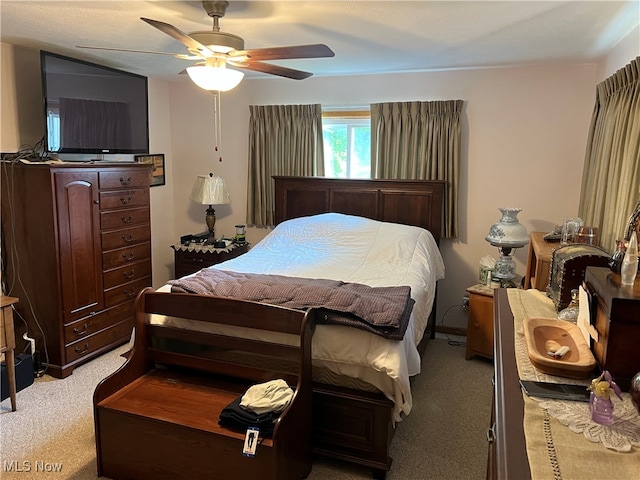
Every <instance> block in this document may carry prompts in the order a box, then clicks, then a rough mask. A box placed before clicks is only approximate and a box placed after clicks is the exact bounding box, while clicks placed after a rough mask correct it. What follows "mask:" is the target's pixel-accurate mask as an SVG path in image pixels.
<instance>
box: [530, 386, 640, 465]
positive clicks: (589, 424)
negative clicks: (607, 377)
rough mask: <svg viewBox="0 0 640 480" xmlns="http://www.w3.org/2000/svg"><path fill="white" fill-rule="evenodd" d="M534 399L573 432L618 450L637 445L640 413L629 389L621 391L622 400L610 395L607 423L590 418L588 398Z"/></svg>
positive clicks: (626, 449) (624, 450)
mask: <svg viewBox="0 0 640 480" xmlns="http://www.w3.org/2000/svg"><path fill="white" fill-rule="evenodd" d="M532 398H533V397H532ZM533 399H534V400H536V401H537V402H538V404H539V405H540V406H541V407H542V408H546V409H547V411H548V412H549V415H551V416H552V417H554V418H557V419H558V420H559V421H560V423H562V424H563V425H565V426H567V427H569V429H570V430H571V431H572V432H574V433H582V434H583V435H584V437H585V438H586V439H587V440H589V441H590V442H594V443H598V442H599V443H602V445H604V446H605V447H607V448H610V449H612V450H615V451H617V452H629V451H631V447H632V446H634V447H640V416H639V415H638V412H637V411H636V409H635V407H634V406H633V403H631V396H630V395H629V394H628V393H623V394H622V399H623V400H622V401H620V399H618V398H617V397H616V398H614V399H613V424H612V425H609V426H605V425H600V424H598V423H596V422H594V421H593V420H591V414H590V413H589V404H588V403H587V402H565V401H563V400H550V399H544V400H543V399H536V398H533Z"/></svg>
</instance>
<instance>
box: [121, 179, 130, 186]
mask: <svg viewBox="0 0 640 480" xmlns="http://www.w3.org/2000/svg"><path fill="white" fill-rule="evenodd" d="M129 184H131V177H127V178H126V179H125V178H124V177H120V185H129Z"/></svg>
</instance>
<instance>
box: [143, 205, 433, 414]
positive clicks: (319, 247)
mask: <svg viewBox="0 0 640 480" xmlns="http://www.w3.org/2000/svg"><path fill="white" fill-rule="evenodd" d="M209 268H217V269H221V270H230V271H234V272H244V273H268V274H277V275H289V276H297V277H305V278H326V279H332V280H343V281H346V282H354V283H363V284H366V285H369V286H372V287H381V286H394V285H409V286H410V287H411V297H412V298H413V299H414V300H415V302H416V303H415V306H414V309H413V313H412V318H411V321H410V323H409V326H408V328H407V332H406V334H405V337H404V340H403V341H393V340H387V339H385V338H383V337H381V336H378V335H374V334H372V333H369V332H365V331H363V330H358V329H355V328H350V327H344V326H339V325H318V326H317V328H316V332H315V334H314V337H313V345H312V349H313V352H312V355H313V359H314V365H318V366H323V367H326V368H328V369H329V370H331V371H333V372H335V373H338V374H340V375H346V376H348V377H352V378H358V379H361V380H364V381H366V382H368V383H370V384H372V385H374V386H375V387H377V388H378V389H379V390H381V391H382V392H383V393H384V394H385V395H386V396H387V397H388V398H390V399H391V400H393V401H394V402H395V410H394V420H395V421H400V420H401V413H405V414H408V413H409V412H410V411H411V404H412V399H411V389H410V384H409V377H410V376H412V375H416V374H418V373H419V372H420V356H419V354H418V350H417V345H418V343H419V342H420V340H421V338H422V335H423V333H424V330H425V328H426V325H427V321H428V317H429V313H430V311H431V307H432V305H433V301H434V296H435V286H436V281H437V280H440V279H442V278H444V263H443V261H442V256H441V255H440V251H439V250H438V247H437V245H436V242H435V240H434V238H433V236H432V235H431V233H430V232H428V231H426V230H424V229H422V228H419V227H411V226H407V225H399V224H394V223H385V222H378V221H375V220H369V219H366V218H362V217H354V216H350V215H342V214H338V213H326V214H321V215H314V216H311V217H303V218H297V219H293V220H288V221H286V222H283V223H281V224H280V225H278V226H277V227H276V228H274V229H273V230H272V231H271V233H269V234H268V235H267V236H266V237H265V238H264V239H263V240H262V241H261V242H259V243H258V244H257V245H255V246H254V247H253V248H251V249H250V251H249V252H248V253H246V254H244V255H241V256H240V257H236V258H234V259H232V260H229V261H227V262H224V263H220V264H218V265H215V266H213V267H209ZM168 289H169V287H168V286H165V287H163V288H162V289H161V290H168ZM152 322H154V323H165V324H166V323H170V324H173V325H175V326H179V327H182V328H193V329H199V328H201V324H200V322H194V321H191V322H188V323H185V321H184V320H181V319H175V318H162V319H154V320H152ZM198 324H200V326H199V325H198Z"/></svg>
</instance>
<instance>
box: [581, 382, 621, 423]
mask: <svg viewBox="0 0 640 480" xmlns="http://www.w3.org/2000/svg"><path fill="white" fill-rule="evenodd" d="M589 390H590V391H591V395H590V398H589V410H590V411H591V420H593V421H594V422H596V423H599V424H600V425H611V424H612V423H613V402H612V401H611V395H612V394H613V393H615V394H616V396H617V397H618V398H619V399H620V400H622V397H621V396H620V394H621V393H622V391H621V390H620V387H619V386H618V385H617V384H616V382H615V381H614V380H613V377H612V376H611V374H610V373H609V372H608V371H607V370H604V371H603V372H602V374H601V375H600V376H599V377H598V378H594V379H593V380H592V381H591V386H590V387H589Z"/></svg>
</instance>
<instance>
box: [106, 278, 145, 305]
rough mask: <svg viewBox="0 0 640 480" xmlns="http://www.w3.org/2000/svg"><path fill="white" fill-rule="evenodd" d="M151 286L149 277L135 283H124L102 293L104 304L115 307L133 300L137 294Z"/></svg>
mask: <svg viewBox="0 0 640 480" xmlns="http://www.w3.org/2000/svg"><path fill="white" fill-rule="evenodd" d="M150 286H151V277H150V276H149V277H145V278H141V279H140V280H136V281H135V282H129V283H125V284H123V285H118V286H117V287H113V288H109V289H106V290H105V291H104V303H105V305H106V306H107V307H111V306H112V305H117V304H119V303H122V302H126V301H127V300H134V299H135V298H136V295H138V292H139V291H140V290H142V289H143V288H145V287H150Z"/></svg>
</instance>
